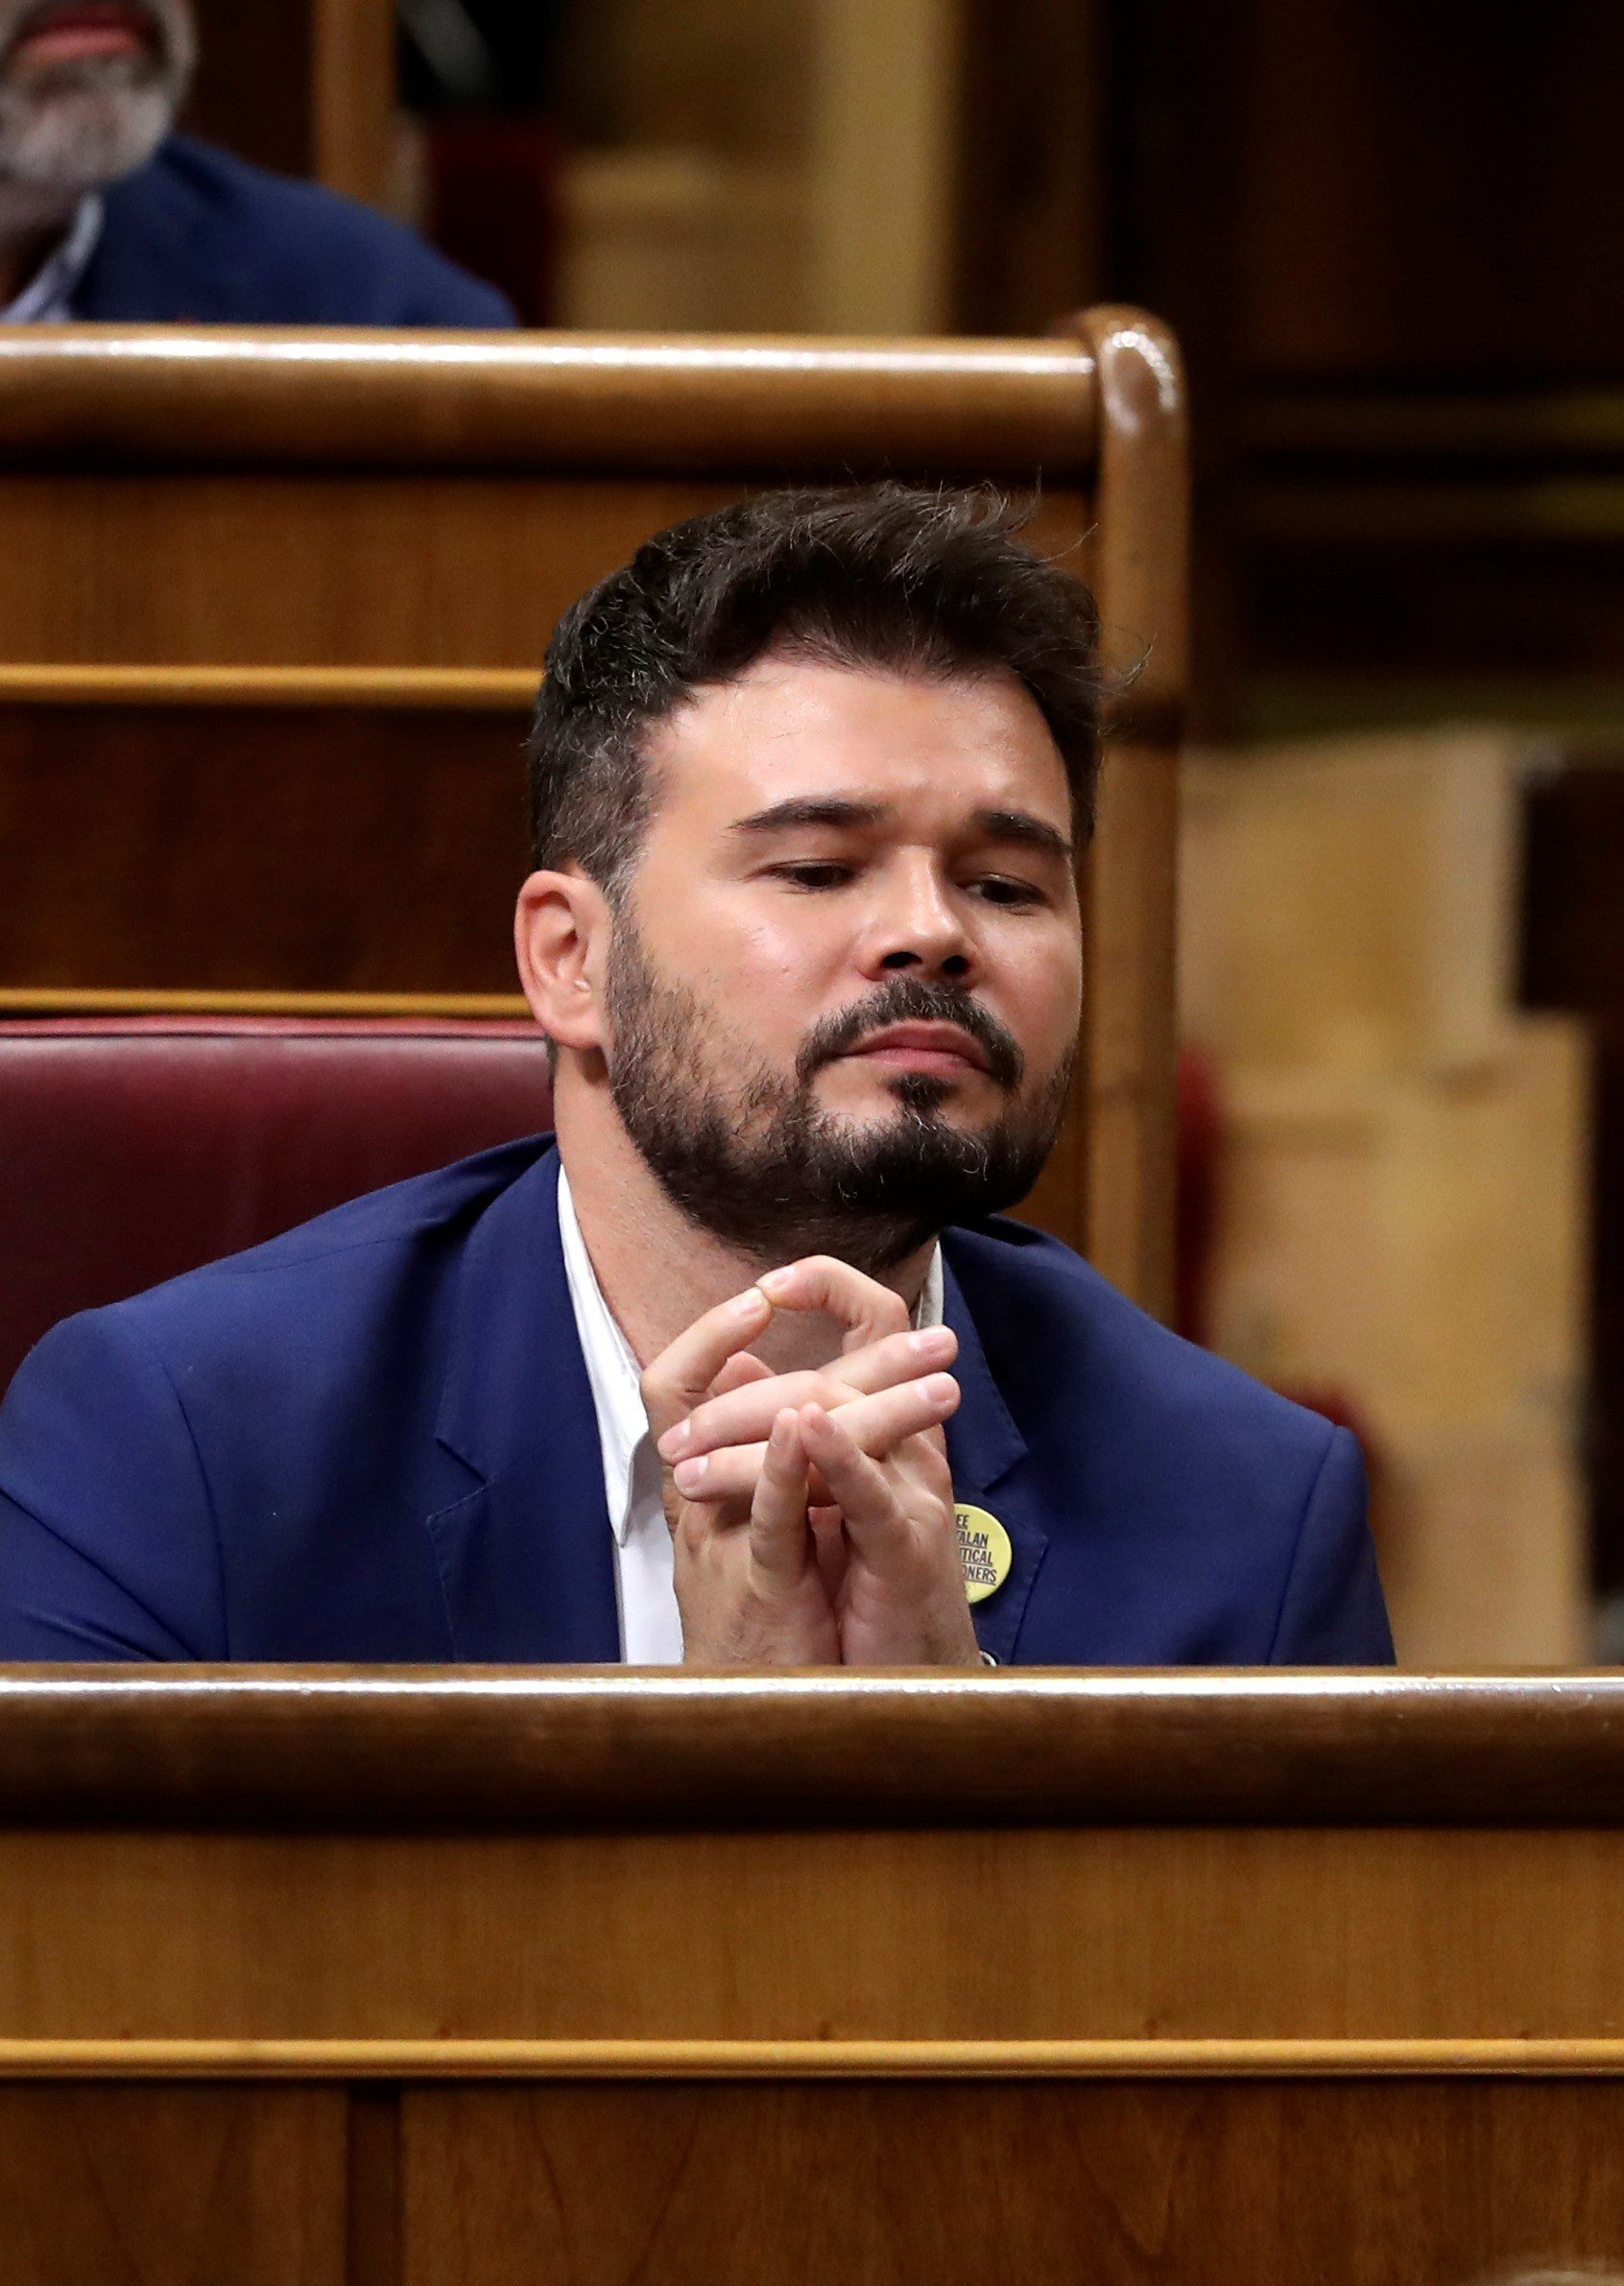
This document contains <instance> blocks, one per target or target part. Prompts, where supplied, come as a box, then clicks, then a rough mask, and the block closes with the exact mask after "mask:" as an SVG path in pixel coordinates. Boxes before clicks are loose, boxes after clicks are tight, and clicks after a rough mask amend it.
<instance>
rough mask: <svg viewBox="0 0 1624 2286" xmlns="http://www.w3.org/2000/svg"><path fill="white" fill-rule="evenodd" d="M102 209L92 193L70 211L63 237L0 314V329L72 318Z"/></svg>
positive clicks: (97, 240)
mask: <svg viewBox="0 0 1624 2286" xmlns="http://www.w3.org/2000/svg"><path fill="white" fill-rule="evenodd" d="M104 218H105V209H104V208H103V205H102V202H101V200H100V199H99V198H98V197H97V195H96V193H95V192H94V191H92V192H91V193H90V195H89V197H88V198H84V199H81V201H80V202H79V204H78V206H77V207H76V208H75V209H74V217H73V221H72V222H71V223H70V224H69V226H68V229H67V234H66V236H65V237H64V238H63V239H62V240H61V241H60V244H59V245H58V246H57V248H56V249H55V250H54V251H53V252H52V253H51V254H49V255H48V256H47V258H46V259H45V261H43V262H42V263H41V264H40V266H39V268H38V269H37V270H36V272H35V274H34V275H33V276H32V277H31V278H30V279H29V281H28V284H27V285H26V286H25V287H24V288H23V290H22V292H21V293H20V294H19V295H18V296H17V298H16V299H15V301H13V302H11V303H9V304H8V306H7V307H6V308H5V309H3V310H0V325H60V323H61V322H62V321H63V320H64V319H67V318H71V317H72V315H73V298H74V296H75V295H76V294H77V293H78V291H79V281H80V279H81V278H82V277H83V276H84V273H85V272H86V271H87V270H88V269H89V267H90V257H91V255H92V254H93V253H94V252H95V250H96V248H97V246H98V244H99V243H100V240H101V236H102V223H103V220H104Z"/></svg>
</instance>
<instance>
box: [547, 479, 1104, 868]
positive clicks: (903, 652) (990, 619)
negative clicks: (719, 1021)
mask: <svg viewBox="0 0 1624 2286" xmlns="http://www.w3.org/2000/svg"><path fill="white" fill-rule="evenodd" d="M1023 521H1024V516H1023V514H1022V512H1019V511H1017V510H1016V509H1015V508H1014V507H1013V506H1012V505H1011V503H1010V502H1009V501H1008V500H1006V499H1005V498H1004V497H1002V496H1001V495H1000V494H998V493H996V492H993V491H991V490H990V489H979V490H975V491H947V490H942V491H924V490H919V489H915V488H911V487H909V486H906V485H900V484H880V485H869V486H862V487H853V486H848V487H846V488H841V489H839V490H827V491H777V492H763V493H760V494H758V495H757V496H756V497H755V498H754V499H752V500H745V501H741V502H740V503H738V504H737V505H736V506H735V507H731V508H724V509H720V510H717V511H715V512H713V513H711V514H708V515H703V516H692V517H690V518H689V519H688V521H687V522H686V523H682V524H674V525H673V526H672V527H671V529H670V530H669V531H668V532H661V533H659V534H657V536H656V537H655V538H653V539H651V540H648V541H646V542H645V544H644V545H643V546H642V547H640V548H639V549H638V550H637V553H636V555H635V556H633V559H632V560H631V562H630V563H628V564H626V565H624V566H623V567H622V568H621V569H620V570H619V571H616V572H611V573H610V574H609V578H608V579H607V580H602V581H600V582H599V583H598V585H597V586H596V587H594V588H592V589H591V590H590V591H589V592H588V593H587V594H585V595H584V596H583V597H582V598H581V600H580V601H579V603H576V604H574V605H572V606H571V607H570V609H569V610H567V611H566V612H565V613H564V615H563V617H562V619H561V620H560V622H559V624H558V628H557V630H556V631H555V632H554V635H553V639H552V642H551V643H550V644H549V645H548V647H547V677H546V680H545V682H544V683H543V684H542V686H541V695H540V699H539V700H538V702H537V710H536V720H535V726H534V728H533V730H532V733H531V740H530V822H531V848H532V856H533V860H534V862H535V864H536V865H537V867H556V866H562V865H567V864H571V863H573V864H576V865H579V866H580V867H581V868H582V869H583V870H584V871H585V872H586V873H588V874H589V875H590V876H591V877H592V878H593V879H594V880H595V881H597V882H599V883H600V884H601V885H603V886H604V887H605V888H606V889H609V890H611V891H612V890H614V889H615V888H617V887H618V886H620V884H621V883H622V882H623V881H624V879H625V876H626V874H627V873H628V871H629V870H630V869H631V867H632V866H633V863H634V861H635V858H636V854H637V850H638V847H639V845H640V844H641V840H642V835H643V831H644V828H645V827H646V825H647V823H648V820H649V816H650V812H651V806H652V798H653V797H652V790H651V787H650V784H649V777H648V773H647V771H646V769H645V768H644V761H643V746H644V742H645V740H646V737H647V734H648V732H649V731H650V730H651V729H652V728H653V727H654V726H655V725H657V723H660V722H662V721H663V720H665V718H666V717H667V716H669V715H670V714H672V713H673V712H674V711H675V710H676V708H677V707H678V706H680V705H681V703H682V702H683V701H684V700H685V699H687V698H688V697H689V696H690V695H691V694H692V693H693V692H695V691H697V690H699V689H700V688H702V687H703V686H705V685H706V684H712V683H718V682H727V681H729V680H731V679H733V678H734V677H735V676H738V675H742V674H743V673H744V672H745V670H746V669H747V668H748V667H750V666H751V665H752V663H753V662H754V661H755V660H756V659H758V658H761V657H763V656H765V655H767V654H768V653H769V652H775V651H782V652H788V653H791V654H795V655H800V656H803V657H810V658H816V659H821V660H826V661H828V662H830V663H832V664H835V665H839V666H849V667H859V668H861V667H878V668H882V669H892V670H897V669H900V670H901V671H903V672H905V673H912V674H919V675H923V676H928V677H931V678H933V679H934V678H943V677H946V676H951V675H957V674H970V675H973V674H981V673H987V672H988V671H995V670H997V669H1000V668H1002V669H1004V670H1006V671H1007V672H1008V673H1010V674H1012V675H1014V676H1015V678H1016V679H1018V680H1019V681H1020V682H1022V683H1023V684H1024V685H1025V687H1026V689H1027V690H1028V691H1029V692H1030V693H1031V694H1032V697H1033V699H1034V700H1035V701H1036V702H1037V704H1038V706H1039V709H1040V711H1041V713H1042V716H1043V719H1044V721H1045V722H1046V723H1047V725H1048V726H1049V732H1050V735H1051V736H1052V737H1053V739H1054V742H1055V745H1056V747H1057V749H1058V750H1059V752H1060V756H1061V759H1062V761H1063V764H1064V766H1065V773H1066V778H1067V781H1068V783H1069V785H1070V788H1071V799H1072V810H1073V815H1074V819H1075V821H1076V823H1077V826H1078V829H1079V833H1080V835H1083V836H1086V835H1087V832H1088V831H1089V829H1090V828H1091V826H1092V823H1093V810H1094V786H1095V780H1096V777H1097V775H1098V771H1099V726H1100V702H1101V676H1100V668H1099V614H1098V612H1097V611H1096V609H1095V607H1094V601H1093V598H1092V596H1091V595H1090V594H1089V592H1088V590H1087V587H1085V586H1084V585H1083V583H1082V582H1081V581H1080V580H1078V579H1076V578H1075V577H1074V576H1073V575H1072V574H1070V573H1069V572H1066V571H1063V570H1062V569H1061V568H1060V567H1059V566H1058V565H1056V564H1054V563H1051V562H1047V561H1045V560H1043V559H1042V558H1041V557H1039V556H1037V555H1035V554H1034V553H1033V552H1032V550H1031V549H1030V548H1028V547H1026V546H1024V545H1023V544H1022V542H1021V541H1020V539H1019V538H1018V537H1017V534H1018V532H1019V530H1020V528H1021V525H1022V523H1023Z"/></svg>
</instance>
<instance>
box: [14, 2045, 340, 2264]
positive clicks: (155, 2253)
mask: <svg viewBox="0 0 1624 2286" xmlns="http://www.w3.org/2000/svg"><path fill="white" fill-rule="evenodd" d="M345 2129H346V2102H345V2093H344V2090H343V2088H342V2087H330V2088H293V2087H174V2086H170V2087H156V2086H146V2087H143V2086H134V2087H95V2086H88V2087H38V2086H34V2087H23V2086H16V2085H12V2086H0V2277H3V2278H4V2279H5V2281H6V2286H345V2274H346V2132H345Z"/></svg>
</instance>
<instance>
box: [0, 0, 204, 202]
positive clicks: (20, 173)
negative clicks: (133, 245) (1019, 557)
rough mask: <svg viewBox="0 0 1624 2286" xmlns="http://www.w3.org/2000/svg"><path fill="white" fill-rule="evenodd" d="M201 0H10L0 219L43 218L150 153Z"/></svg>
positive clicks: (1, 27)
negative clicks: (194, 6)
mask: <svg viewBox="0 0 1624 2286" xmlns="http://www.w3.org/2000/svg"><path fill="white" fill-rule="evenodd" d="M196 51H197V39H196V31H195V26H194V23H193V18H192V11H191V5H190V0H0V228H4V229H9V230H12V231H20V230H29V229H38V228H42V227H44V226H48V225H50V224H52V223H55V222H57V221H59V220H61V219H63V218H65V217H66V216H67V215H69V214H70V213H71V212H72V211H73V208H74V207H75V206H76V205H77V204H78V202H79V201H80V200H81V199H82V198H83V197H84V194H85V193H86V192H87V191H91V190H96V189H99V188H101V187H102V186H103V185H104V184H106V183H109V182H113V181H116V180H117V179H118V178H119V177H120V176H122V175H128V174H130V173H131V171H132V169H134V168H136V167H138V166H140V165H141V164H142V163H143V161H144V160H146V159H148V158H150V157H151V156H152V154H153V153H154V152H155V150H156V149H157V146H158V144H159V143H160V142H162V140H163V138H164V136H165V135H166V134H167V133H168V132H169V130H170V128H171V127H172V125H173V124H174V121H175V115H176V113H177V111H178V110H179V107H180V105H181V103H182V101H183V100H184V97H185V94H186V89H187V85H188V83H189V82H190V79H191V75H192V68H193V64H194V62H195V60H196Z"/></svg>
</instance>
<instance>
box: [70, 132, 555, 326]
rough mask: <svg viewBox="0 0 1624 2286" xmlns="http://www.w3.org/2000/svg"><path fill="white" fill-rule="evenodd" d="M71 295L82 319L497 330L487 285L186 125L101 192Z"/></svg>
mask: <svg viewBox="0 0 1624 2286" xmlns="http://www.w3.org/2000/svg"><path fill="white" fill-rule="evenodd" d="M105 198H106V206H107V221H106V225H105V226H104V229H103V232H102V237H101V242H100V244H99V245H98V247H97V249H96V251H95V254H94V255H93V256H92V258H91V261H90V265H89V268H88V269H87V270H86V272H85V274H84V278H83V279H82V281H81V283H80V286H79V290H78V292H77V293H76V294H75V296H74V298H73V315H74V316H75V317H76V318H80V319H85V320H91V321H97V320H101V321H113V320H121V319H123V320H131V321H135V322H138V323H139V322H146V323H155V324H156V323H165V322H172V321H173V322H179V323H182V324H184V323H192V324H203V325H395V326H398V325H431V326H448V327H462V326H467V327H475V328H479V327H487V326H510V325H512V324H513V310H512V308H511V307H510V306H509V304H508V302H507V301H506V300H505V299H504V298H503V297H502V296H501V295H500V294H499V293H497V291H496V289H495V288H494V287H493V286H487V285H484V284H482V283H481V281H480V280H479V279H478V278H475V277H470V276H469V275H468V274H467V272H466V271H465V270H459V269H458V268H457V266H456V264H455V263H453V262H448V261H447V260H446V259H445V257H444V255H443V254H439V253H436V252H435V250H434V249H433V248H432V247H430V246H425V245H424V243H423V241H422V240H421V239H420V238H417V237H415V236H414V235H413V233H412V232H411V231H410V230H407V229H403V228H402V227H401V226H400V225H399V224H398V223H394V222H391V221H390V220H389V219H388V217H387V216H385V215H381V214H376V213H374V212H373V211H372V209H371V208H370V206H362V205H359V204H357V202H355V201H354V200H352V199H342V198H340V197H338V195H337V194H336V193H335V192H333V191H329V190H323V189H322V188H321V186H320V185H319V184H317V183H313V182H299V181H294V180H292V179H289V178H288V177H285V176H281V175H270V174H267V173H266V172H265V170H264V169H263V168H261V167H253V166H250V165H249V164H248V162H247V161H246V160H245V159H240V158H235V157H233V156H232V155H231V154H230V153H229V152H226V151H218V150H216V149H214V147H213V146H212V145H210V144H207V143H199V142H195V141H194V140H192V138H191V137H190V136H186V135H172V136H171V137H170V138H169V140H168V141H167V142H166V143H164V144H163V145H162V146H161V147H160V149H159V150H158V152H157V154H156V155H155V157H153V158H151V159H149V161H148V162H147V164H146V165H145V166H144V167H141V168H138V169H137V171H136V172H135V173H134V174H133V175H130V176H127V177H126V178H125V179H124V180H123V181H122V182H115V183H114V184H113V185H112V186H111V188H110V189H109V190H108V191H107V193H106V194H105Z"/></svg>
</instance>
